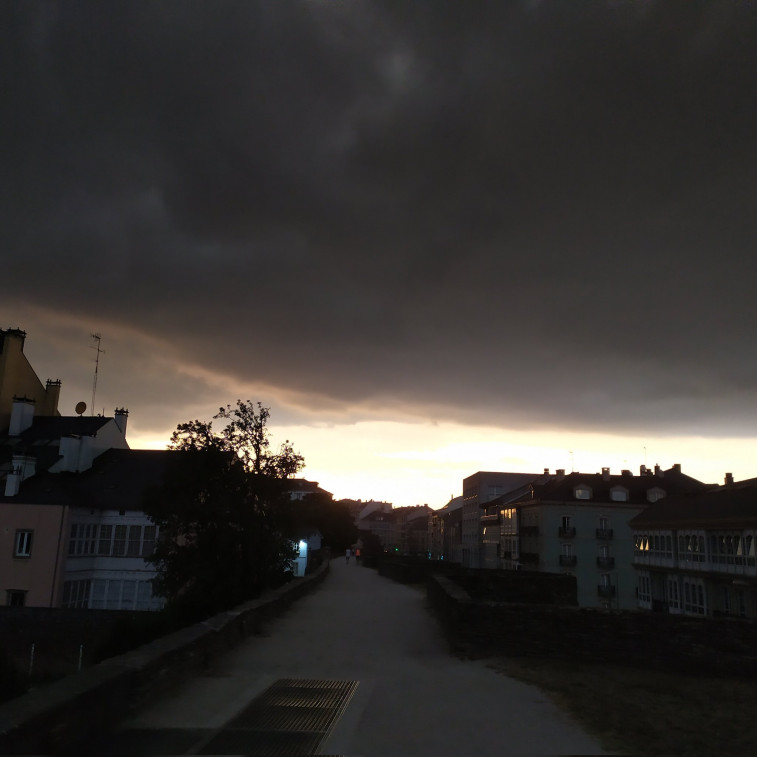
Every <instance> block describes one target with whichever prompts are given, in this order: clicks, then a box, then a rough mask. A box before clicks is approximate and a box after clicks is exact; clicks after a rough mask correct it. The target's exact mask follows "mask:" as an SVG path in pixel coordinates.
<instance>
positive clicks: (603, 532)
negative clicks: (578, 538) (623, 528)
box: [597, 528, 612, 539]
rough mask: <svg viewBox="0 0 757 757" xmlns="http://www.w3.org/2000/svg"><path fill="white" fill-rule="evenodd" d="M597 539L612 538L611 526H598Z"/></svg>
mask: <svg viewBox="0 0 757 757" xmlns="http://www.w3.org/2000/svg"><path fill="white" fill-rule="evenodd" d="M597 539H612V529H611V528H598V529H597Z"/></svg>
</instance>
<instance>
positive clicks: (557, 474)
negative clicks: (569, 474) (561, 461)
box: [555, 468, 565, 481]
mask: <svg viewBox="0 0 757 757" xmlns="http://www.w3.org/2000/svg"><path fill="white" fill-rule="evenodd" d="M555 478H556V480H558V481H559V480H560V479H561V478H565V468H558V469H557V470H556V471H555Z"/></svg>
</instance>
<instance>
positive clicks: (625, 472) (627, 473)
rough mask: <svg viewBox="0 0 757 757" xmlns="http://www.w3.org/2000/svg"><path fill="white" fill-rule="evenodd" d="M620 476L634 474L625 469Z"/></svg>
mask: <svg viewBox="0 0 757 757" xmlns="http://www.w3.org/2000/svg"><path fill="white" fill-rule="evenodd" d="M620 475H621V476H633V473H631V471H630V470H628V469H627V468H623V470H622V471H620Z"/></svg>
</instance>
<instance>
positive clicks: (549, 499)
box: [486, 465, 708, 609]
mask: <svg viewBox="0 0 757 757" xmlns="http://www.w3.org/2000/svg"><path fill="white" fill-rule="evenodd" d="M707 488H708V485H707V484H703V483H702V482H701V481H697V480H696V479H694V478H691V477H690V476H687V475H685V474H683V473H682V472H681V466H680V465H674V466H673V467H672V468H670V469H669V470H665V471H663V470H661V469H660V467H659V466H656V467H655V470H654V471H651V470H648V469H647V468H646V467H644V466H642V468H641V472H640V475H638V476H635V475H633V474H632V473H631V471H629V470H624V471H622V472H621V473H620V474H619V475H617V474H616V475H612V474H611V473H610V469H609V468H603V469H602V472H601V473H594V474H585V473H569V474H567V475H566V474H565V473H564V471H557V473H556V474H555V475H554V476H550V479H549V480H548V481H547V482H545V483H541V484H533V485H530V486H528V487H527V491H526V492H525V493H524V494H523V495H521V496H516V497H513V498H511V500H510V501H509V502H504V501H500V502H499V503H498V504H497V505H496V507H497V508H498V512H497V513H494V512H492V510H493V508H492V510H489V511H488V514H487V518H491V519H492V520H491V522H490V523H487V524H486V525H487V527H495V528H498V529H499V535H500V548H499V549H500V553H499V558H500V566H501V567H503V568H511V569H523V570H537V571H542V572H548V573H564V574H568V575H573V576H575V577H576V584H577V592H578V603H579V605H580V606H581V607H607V608H619V609H634V608H635V607H636V606H637V600H636V576H635V574H634V570H633V565H632V563H633V536H632V529H631V526H630V525H629V523H630V521H631V519H632V518H634V517H635V516H637V515H639V514H640V513H642V512H643V511H644V510H645V509H646V508H647V507H648V506H649V505H650V504H651V503H653V502H656V501H657V500H659V499H662V498H663V497H666V496H668V495H672V494H683V493H694V492H701V491H704V490H705V489H707ZM495 515H496V516H497V518H498V522H497V523H496V525H495V522H494V519H493V518H492V516H495Z"/></svg>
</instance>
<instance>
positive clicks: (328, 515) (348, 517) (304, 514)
mask: <svg viewBox="0 0 757 757" xmlns="http://www.w3.org/2000/svg"><path fill="white" fill-rule="evenodd" d="M292 520H293V523H294V525H295V528H296V530H298V531H299V532H303V531H305V530H308V529H312V530H314V531H315V530H317V531H320V533H321V536H322V537H323V543H324V546H326V547H330V548H331V550H332V552H334V553H339V552H343V551H344V550H345V549H346V548H347V547H350V546H352V545H353V544H354V543H355V542H356V541H357V538H358V530H357V526H355V522H354V520H353V519H352V514H351V513H350V509H349V507H348V506H347V505H346V504H344V503H341V502H334V500H333V499H332V498H331V496H330V495H327V494H320V493H318V494H308V495H307V496H306V497H303V499H302V500H301V501H299V502H296V503H293V505H292Z"/></svg>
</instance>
